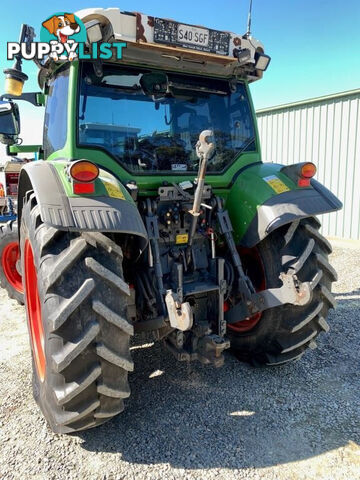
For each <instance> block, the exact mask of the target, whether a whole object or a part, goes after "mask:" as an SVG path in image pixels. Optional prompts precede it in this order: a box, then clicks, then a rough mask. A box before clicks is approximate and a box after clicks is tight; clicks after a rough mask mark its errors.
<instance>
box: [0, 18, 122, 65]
mask: <svg viewBox="0 0 360 480" xmlns="http://www.w3.org/2000/svg"><path fill="white" fill-rule="evenodd" d="M86 42H87V36H86V28H85V25H84V24H83V22H82V21H81V20H80V18H79V17H77V16H76V15H74V14H73V13H65V12H60V13H56V14H55V15H52V16H50V17H49V18H47V19H46V20H45V21H44V22H43V23H42V26H41V30H40V42H32V43H30V44H26V43H18V42H8V44H7V58H8V60H13V59H14V57H15V56H16V55H18V54H19V53H21V56H22V57H23V58H24V59H25V60H32V59H34V58H36V59H38V60H42V59H43V58H44V57H45V56H49V57H50V58H52V59H53V60H54V61H55V62H57V61H59V60H65V61H68V60H69V61H71V62H72V61H73V60H76V59H80V60H97V59H102V60H108V59H110V58H111V57H112V56H113V50H114V49H115V51H116V58H117V59H121V58H122V49H123V48H125V47H126V43H125V42H113V43H107V42H95V43H92V44H91V47H90V49H88V50H89V51H88V52H86V51H85V50H86V49H85V45H86Z"/></svg>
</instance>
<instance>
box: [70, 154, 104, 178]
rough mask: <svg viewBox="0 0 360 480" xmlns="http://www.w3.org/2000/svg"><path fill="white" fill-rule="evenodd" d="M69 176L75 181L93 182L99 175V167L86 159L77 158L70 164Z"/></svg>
mask: <svg viewBox="0 0 360 480" xmlns="http://www.w3.org/2000/svg"><path fill="white" fill-rule="evenodd" d="M69 174H70V177H71V178H72V179H73V180H75V181H76V182H82V183H89V182H94V181H95V180H96V179H97V177H98V176H99V168H98V166H97V165H95V164H94V163H92V162H89V161H87V160H78V161H77V162H74V163H72V164H71V165H70V168H69Z"/></svg>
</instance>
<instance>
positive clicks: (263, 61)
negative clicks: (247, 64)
mask: <svg viewBox="0 0 360 480" xmlns="http://www.w3.org/2000/svg"><path fill="white" fill-rule="evenodd" d="M254 58H255V68H256V69H257V70H261V71H262V72H265V70H266V69H267V67H268V66H269V64H270V60H271V58H270V57H269V55H265V53H260V52H256V53H255V57H254Z"/></svg>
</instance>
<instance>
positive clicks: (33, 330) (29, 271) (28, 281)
mask: <svg viewBox="0 0 360 480" xmlns="http://www.w3.org/2000/svg"><path fill="white" fill-rule="evenodd" d="M24 283H25V291H26V307H27V312H28V321H29V331H30V337H31V344H32V349H33V354H34V361H35V366H36V370H37V373H38V376H39V378H40V380H41V381H42V382H43V381H44V378H45V368H46V361H45V352H44V328H43V324H42V319H41V305H40V298H39V291H38V284H37V273H36V268H35V264H34V254H33V250H32V247H31V244H30V242H29V240H26V241H25V248H24Z"/></svg>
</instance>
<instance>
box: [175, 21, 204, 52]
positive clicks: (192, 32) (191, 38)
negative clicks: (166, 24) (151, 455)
mask: <svg viewBox="0 0 360 480" xmlns="http://www.w3.org/2000/svg"><path fill="white" fill-rule="evenodd" d="M177 41H178V42H179V43H189V44H190V45H201V46H202V47H207V46H208V44H209V30H207V29H206V28H199V27H192V26H191V25H184V24H181V23H179V25H178V31H177Z"/></svg>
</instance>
